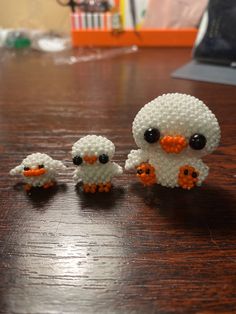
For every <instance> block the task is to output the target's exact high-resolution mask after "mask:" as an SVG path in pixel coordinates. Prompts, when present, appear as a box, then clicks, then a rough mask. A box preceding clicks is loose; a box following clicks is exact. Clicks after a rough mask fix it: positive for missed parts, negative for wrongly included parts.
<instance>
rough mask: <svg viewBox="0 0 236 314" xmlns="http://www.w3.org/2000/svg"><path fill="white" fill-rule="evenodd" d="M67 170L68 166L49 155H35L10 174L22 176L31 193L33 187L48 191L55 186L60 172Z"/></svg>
mask: <svg viewBox="0 0 236 314" xmlns="http://www.w3.org/2000/svg"><path fill="white" fill-rule="evenodd" d="M65 169H66V166H64V165H63V163H62V162H61V161H59V160H54V159H52V158H51V157H50V156H48V155H47V154H42V153H33V154H31V155H28V156H27V157H26V158H25V159H24V160H23V161H22V163H21V164H20V165H19V166H16V167H15V168H13V169H12V170H11V171H10V174H11V175H17V174H19V175H21V176H22V177H23V180H24V182H25V183H26V184H25V186H24V188H25V190H26V191H30V190H31V188H33V187H42V188H44V189H48V188H50V187H52V186H54V185H55V177H56V175H57V174H58V171H60V170H65Z"/></svg>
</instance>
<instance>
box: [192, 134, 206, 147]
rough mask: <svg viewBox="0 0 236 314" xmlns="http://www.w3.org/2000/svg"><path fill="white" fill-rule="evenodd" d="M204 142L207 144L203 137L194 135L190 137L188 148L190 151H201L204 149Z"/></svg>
mask: <svg viewBox="0 0 236 314" xmlns="http://www.w3.org/2000/svg"><path fill="white" fill-rule="evenodd" d="M206 142H207V140H206V138H205V136H204V135H202V134H198V133H196V134H193V135H192V136H191V137H190V139H189V146H190V147H191V148H192V149H195V150H200V149H203V148H204V147H205V145H206Z"/></svg>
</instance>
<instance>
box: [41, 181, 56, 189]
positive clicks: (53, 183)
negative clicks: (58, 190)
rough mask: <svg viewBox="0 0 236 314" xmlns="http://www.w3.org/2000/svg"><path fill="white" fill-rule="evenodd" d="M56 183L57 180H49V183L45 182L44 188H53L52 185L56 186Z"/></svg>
mask: <svg viewBox="0 0 236 314" xmlns="http://www.w3.org/2000/svg"><path fill="white" fill-rule="evenodd" d="M54 185H55V182H52V181H49V182H47V183H45V184H44V185H43V188H44V189H49V188H51V187H52V186H54Z"/></svg>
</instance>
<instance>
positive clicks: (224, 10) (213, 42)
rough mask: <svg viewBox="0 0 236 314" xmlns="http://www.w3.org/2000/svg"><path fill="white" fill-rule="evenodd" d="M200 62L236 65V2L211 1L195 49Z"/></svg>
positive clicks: (227, 0)
mask: <svg viewBox="0 0 236 314" xmlns="http://www.w3.org/2000/svg"><path fill="white" fill-rule="evenodd" d="M194 58H195V59H196V60H198V61H205V62H212V63H219V64H226V65H234V66H235V64H236V1H235V0H225V1H220V0H210V1H209V5H208V8H207V10H206V12H205V13H204V16H203V18H202V21H201V25H200V29H199V33H198V36H197V40H196V43H195V47H194Z"/></svg>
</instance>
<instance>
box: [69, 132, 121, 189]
mask: <svg viewBox="0 0 236 314" xmlns="http://www.w3.org/2000/svg"><path fill="white" fill-rule="evenodd" d="M114 153H115V145H114V144H113V143H112V142H111V141H110V140H108V139H107V138H106V137H103V136H97V135H87V136H85V137H82V138H81V139H80V140H78V141H77V142H76V143H74V145H73V146H72V158H73V163H74V164H75V165H76V166H78V167H77V169H76V170H75V171H74V176H73V178H74V180H75V182H76V183H79V182H82V183H83V191H84V192H86V193H95V192H109V191H110V189H111V179H112V178H113V177H114V176H119V175H121V174H122V173H123V170H122V167H121V166H119V165H118V164H117V163H115V162H111V161H110V160H111V158H112V157H113V155H114Z"/></svg>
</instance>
